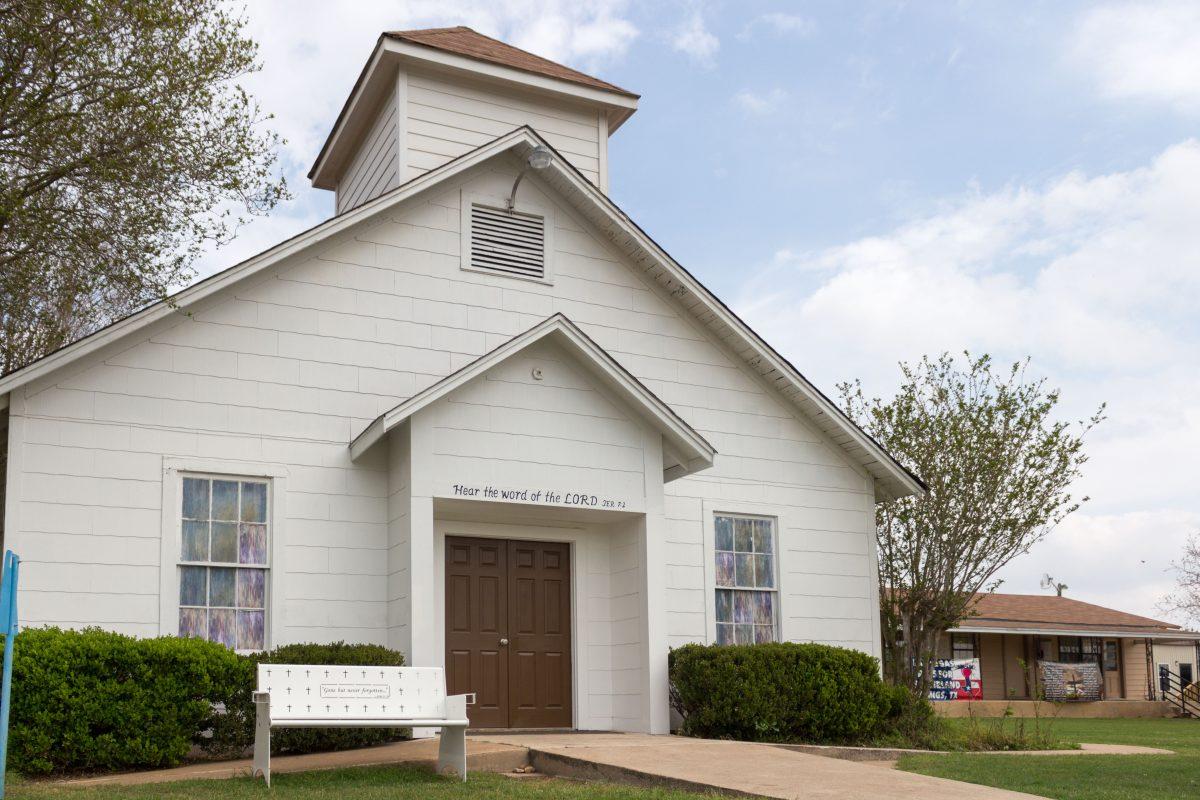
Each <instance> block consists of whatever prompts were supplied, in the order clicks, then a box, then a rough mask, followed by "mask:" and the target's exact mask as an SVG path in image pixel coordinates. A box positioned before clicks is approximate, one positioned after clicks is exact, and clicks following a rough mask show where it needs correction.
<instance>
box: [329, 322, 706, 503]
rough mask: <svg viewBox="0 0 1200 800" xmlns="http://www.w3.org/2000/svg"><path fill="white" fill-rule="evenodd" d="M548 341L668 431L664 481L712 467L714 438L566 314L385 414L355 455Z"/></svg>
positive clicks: (354, 445) (355, 445) (358, 442)
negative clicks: (438, 403) (519, 355)
mask: <svg viewBox="0 0 1200 800" xmlns="http://www.w3.org/2000/svg"><path fill="white" fill-rule="evenodd" d="M543 340H552V341H555V342H557V343H559V344H560V345H563V346H564V347H566V349H567V350H568V351H569V352H571V353H573V354H574V355H575V356H576V357H577V358H579V360H580V361H581V362H582V363H583V365H584V367H585V368H586V369H587V370H588V371H589V372H590V373H592V375H593V376H594V377H596V378H598V379H599V380H601V381H602V382H603V383H604V385H605V386H607V387H609V388H610V389H612V390H614V391H615V392H616V394H617V395H618V396H619V397H620V398H621V399H622V400H624V401H625V402H626V403H628V404H629V405H630V406H632V407H633V408H634V409H635V410H636V411H638V412H639V413H640V414H641V415H642V416H643V417H645V418H646V419H648V420H650V421H651V422H652V423H653V424H654V425H655V427H656V428H657V429H658V430H659V431H660V432H661V433H662V436H663V442H664V444H663V480H664V481H672V480H675V479H676V478H682V477H683V476H684V475H688V474H690V473H693V472H698V471H699V470H702V469H707V468H708V467H711V466H712V463H713V456H714V455H716V452H717V451H716V450H715V449H714V448H713V446H712V445H711V444H709V443H708V440H706V439H705V438H704V437H703V436H701V435H700V434H699V433H698V432H697V431H696V430H695V429H694V428H693V427H692V426H691V425H689V424H688V423H687V422H686V421H684V419H683V418H682V417H680V416H679V415H678V414H676V413H675V411H674V409H672V408H671V407H670V406H668V405H667V404H666V403H664V402H663V401H662V400H660V399H659V398H658V396H657V395H655V394H654V392H652V391H650V390H649V389H647V388H646V386H645V385H644V384H643V383H642V382H641V381H639V380H638V379H637V378H635V377H634V376H633V375H631V374H629V372H628V371H627V370H626V369H625V368H624V367H622V366H621V365H620V364H619V363H617V361H616V360H615V359H614V358H613V357H612V356H611V355H609V354H608V352H607V351H606V350H605V349H604V348H602V347H601V346H600V345H598V344H596V342H594V341H593V340H592V339H591V337H589V336H588V335H587V334H586V333H584V332H583V331H581V330H580V329H579V328H578V327H577V326H576V325H575V323H573V322H571V320H569V319H568V318H567V317H566V316H564V315H563V314H554V315H553V316H550V317H547V318H546V319H544V320H543V321H541V322H539V323H538V324H537V325H534V326H533V327H532V328H530V329H529V330H527V331H525V332H524V333H521V334H518V335H516V336H514V337H513V338H511V339H509V340H508V341H507V342H505V343H504V344H502V345H500V346H499V347H497V348H496V349H494V350H492V351H491V352H489V353H485V354H484V355H482V356H480V357H479V358H477V359H475V360H474V361H472V362H471V363H470V364H467V365H466V366H465V367H463V368H462V369H460V370H458V371H457V372H453V373H451V374H450V375H447V376H446V377H445V378H442V379H441V380H440V381H438V382H437V383H435V384H433V385H432V386H430V387H429V388H427V389H425V390H424V391H422V392H418V393H417V394H415V395H413V396H412V397H410V398H408V399H407V400H405V401H404V402H403V403H400V404H399V405H398V406H396V407H395V408H393V409H391V410H390V411H385V412H384V413H383V414H380V415H379V416H378V417H377V418H376V419H375V420H374V421H373V422H372V423H371V424H370V425H368V426H367V427H366V428H365V429H364V430H363V432H362V433H360V434H359V435H358V436H357V437H355V439H354V441H353V442H351V443H350V457H351V459H357V458H358V457H359V456H361V455H362V454H363V453H365V452H367V450H369V449H371V447H372V446H373V445H374V444H375V443H377V442H378V441H379V440H380V439H382V438H383V437H384V436H386V435H387V433H388V432H389V431H391V430H393V429H394V428H396V427H397V426H399V425H401V424H403V423H404V422H406V421H407V420H408V419H409V418H410V417H411V416H412V415H413V414H415V413H417V412H418V411H420V410H421V409H422V408H425V407H427V406H429V405H431V404H433V403H435V402H437V401H438V400H440V399H442V398H443V397H445V396H446V395H448V394H450V393H451V392H453V391H454V390H455V389H458V388H459V387H460V386H463V385H464V384H466V383H467V382H469V381H471V380H473V379H475V378H477V377H479V376H480V375H482V374H484V373H485V372H487V371H488V370H489V369H491V368H492V367H495V366H497V365H499V364H501V363H503V362H504V361H507V360H508V359H509V358H512V357H513V356H515V355H517V354H518V353H520V352H522V351H524V350H525V349H526V348H528V347H530V346H531V345H533V344H534V343H536V342H540V341H543Z"/></svg>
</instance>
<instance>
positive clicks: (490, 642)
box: [446, 537, 571, 728]
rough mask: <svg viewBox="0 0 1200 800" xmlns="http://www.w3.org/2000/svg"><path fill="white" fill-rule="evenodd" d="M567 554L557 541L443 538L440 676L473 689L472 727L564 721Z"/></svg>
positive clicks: (567, 714) (456, 689)
mask: <svg viewBox="0 0 1200 800" xmlns="http://www.w3.org/2000/svg"><path fill="white" fill-rule="evenodd" d="M569 556H570V551H569V545H566V544H561V543H552V542H523V541H511V540H503V539H475V538H465V537H447V538H446V671H447V675H446V680H447V684H448V686H449V690H450V692H451V693H452V694H459V693H464V692H475V694H476V705H474V706H468V708H467V716H468V717H469V718H470V720H471V726H472V727H476V728H496V727H512V728H525V727H529V728H568V727H570V726H571V590H570V587H571V576H570V557H569ZM504 640H507V641H508V645H507V646H505V645H504V644H501V642H502V641H504Z"/></svg>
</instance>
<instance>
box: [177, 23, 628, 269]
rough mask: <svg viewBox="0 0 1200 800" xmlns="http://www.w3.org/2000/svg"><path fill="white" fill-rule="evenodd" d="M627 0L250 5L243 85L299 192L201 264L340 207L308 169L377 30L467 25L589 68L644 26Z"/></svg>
mask: <svg viewBox="0 0 1200 800" xmlns="http://www.w3.org/2000/svg"><path fill="white" fill-rule="evenodd" d="M628 5H629V4H628V2H627V0H582V2H570V1H569V0H538V1H536V2H535V0H513V2H507V3H503V4H501V3H494V2H486V1H485V0H412V1H411V2H405V3H394V2H386V1H385V0H369V1H367V0H364V2H355V3H346V4H342V5H339V6H338V8H337V9H336V13H331V12H330V10H329V6H328V3H326V2H323V0H289V1H287V2H285V1H284V0H269V1H268V0H263V2H255V3H251V4H249V5H248V6H247V7H246V12H245V13H246V17H247V20H248V32H249V34H250V35H251V36H252V37H253V38H254V39H255V40H256V41H258V43H259V46H260V51H259V55H260V61H261V62H262V64H263V70H262V71H261V72H259V73H257V74H255V75H253V76H250V78H249V79H248V80H246V82H245V83H246V87H247V88H248V89H249V90H250V91H251V92H252V93H253V94H254V95H255V97H256V98H257V99H258V100H259V102H260V104H261V105H262V108H263V109H264V110H265V111H270V112H273V113H274V114H275V119H274V120H273V122H272V125H273V126H274V128H275V129H276V130H278V131H279V132H280V133H281V134H282V135H283V136H284V137H285V138H286V139H287V145H286V146H285V147H283V148H282V150H281V152H280V157H281V161H282V166H283V168H284V172H285V175H286V176H287V179H288V184H289V186H290V187H291V189H292V192H293V193H294V194H295V198H294V199H293V200H292V201H290V202H289V203H287V204H285V205H283V206H281V207H279V208H277V209H275V211H274V212H273V213H272V215H271V216H270V217H269V218H265V219H258V220H255V221H254V222H252V223H251V224H250V225H248V226H246V227H245V228H243V229H242V231H241V232H240V233H239V236H238V239H237V240H236V241H234V242H233V243H231V244H229V245H227V246H226V247H223V248H220V249H219V250H216V251H212V252H209V253H208V254H207V255H206V256H205V257H204V258H203V259H202V261H201V262H200V264H199V265H198V266H199V268H200V270H201V274H202V275H203V274H209V273H211V272H214V271H216V270H218V269H222V268H224V267H227V266H230V265H231V264H233V263H236V262H237V261H238V260H240V259H242V258H246V257H248V256H251V255H254V254H255V253H257V252H259V251H261V250H262V249H264V248H266V247H268V246H270V245H273V244H276V243H278V242H280V241H282V240H283V239H285V238H287V237H289V236H291V235H293V234H295V233H298V232H299V231H301V230H304V229H305V228H308V227H311V226H312V225H314V224H316V223H318V222H320V221H321V220H323V219H325V218H327V217H329V216H330V215H331V214H332V213H333V208H332V206H333V196H332V193H330V192H324V191H319V190H315V189H312V188H311V187H310V185H309V182H308V179H307V177H306V175H307V172H308V168H309V167H310V166H311V165H312V162H313V160H314V159H315V158H316V156H317V152H318V151H319V150H320V147H321V144H322V142H323V141H324V140H325V137H326V136H327V135H328V133H329V130H330V128H331V127H332V125H333V121H334V119H336V117H337V114H338V111H339V110H340V109H341V106H342V103H343V101H345V99H346V96H347V94H349V92H350V89H351V87H352V86H353V85H354V81H355V79H356V78H357V77H358V74H359V70H361V69H362V66H363V64H364V63H365V62H366V60H367V57H368V56H369V55H370V53H371V49H372V48H373V47H374V46H375V41H376V39H378V37H379V34H380V33H381V32H383V31H387V30H403V29H408V28H424V27H444V26H450V25H468V26H470V27H472V28H474V29H475V30H477V31H479V32H480V33H483V34H486V35H488V36H493V37H496V38H500V39H503V40H505V41H507V42H509V43H510V44H513V45H515V46H517V47H521V48H523V49H526V50H529V51H531V52H534V53H537V54H538V55H541V56H544V57H546V58H550V59H552V60H555V61H561V62H563V63H566V64H569V65H570V66H573V67H576V68H579V69H583V70H585V71H595V70H599V69H600V68H602V67H603V65H605V64H609V63H612V62H614V61H617V60H619V59H620V58H621V57H622V56H623V55H624V54H625V52H626V50H627V49H628V47H629V45H630V44H631V43H632V42H633V41H634V40H635V39H636V38H637V36H638V34H639V32H638V29H637V27H636V26H635V25H634V23H633V22H632V21H631V19H630V17H629V14H628Z"/></svg>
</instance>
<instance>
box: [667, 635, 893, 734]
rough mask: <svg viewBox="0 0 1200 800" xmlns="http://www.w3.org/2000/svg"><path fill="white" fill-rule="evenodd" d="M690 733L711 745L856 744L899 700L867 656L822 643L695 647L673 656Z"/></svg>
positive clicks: (677, 694)
mask: <svg viewBox="0 0 1200 800" xmlns="http://www.w3.org/2000/svg"><path fill="white" fill-rule="evenodd" d="M670 676H671V699H672V704H673V705H674V707H675V709H676V711H678V712H679V714H680V716H681V717H682V718H683V732H684V733H685V734H687V735H689V736H700V737H705V738H710V739H740V740H747V741H767V742H774V741H799V742H818V743H820V742H829V743H838V742H854V741H860V740H863V739H865V738H867V737H870V736H872V735H874V734H875V733H877V732H878V731H879V729H880V726H881V725H882V723H883V721H884V719H885V718H886V716H887V715H888V714H889V713H890V712H891V711H892V709H893V704H894V703H895V702H896V697H895V695H894V693H892V692H891V691H890V690H889V689H888V687H887V686H886V685H885V684H884V683H883V681H882V680H881V679H880V677H879V663H878V662H877V661H876V660H875V659H874V658H872V657H871V656H868V655H867V654H865V653H860V652H858V651H856V650H847V649H844V648H841V647H831V646H828V645H821V644H793V643H773V644H756V645H721V646H718V645H708V646H705V645H697V644H690V645H685V646H683V647H680V648H678V649H676V650H672V651H671V655H670Z"/></svg>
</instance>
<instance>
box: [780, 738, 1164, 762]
mask: <svg viewBox="0 0 1200 800" xmlns="http://www.w3.org/2000/svg"><path fill="white" fill-rule="evenodd" d="M772 746H773V747H782V748H783V749H784V750H793V751H795V752H797V753H808V754H810V755H814V756H824V757H825V758H842V759H845V760H847V761H867V762H879V761H890V762H893V763H895V762H896V761H897V760H899V759H901V758H903V757H904V756H908V755H932V756H945V755H952V754H953V755H973V756H1173V755H1175V751H1174V750H1166V749H1164V748H1161V747H1144V746H1142V745H1140V744H1088V743H1086V742H1084V743H1083V744H1081V745H1079V749H1078V750H958V751H953V752H951V751H947V750H907V749H900V748H898V747H845V746H841V745H824V744H776V745H772Z"/></svg>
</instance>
